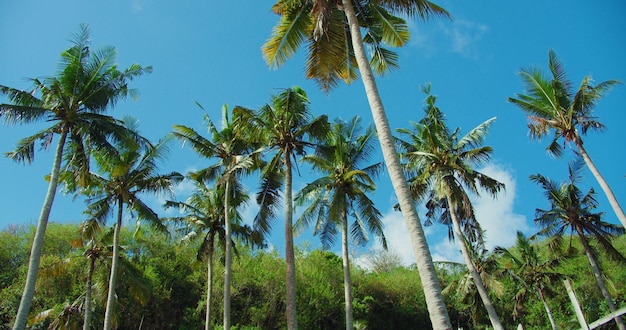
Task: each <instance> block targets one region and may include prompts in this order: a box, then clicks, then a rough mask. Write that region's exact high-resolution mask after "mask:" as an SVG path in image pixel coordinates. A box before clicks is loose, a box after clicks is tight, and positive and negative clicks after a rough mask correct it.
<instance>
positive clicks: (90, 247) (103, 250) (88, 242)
mask: <svg viewBox="0 0 626 330" xmlns="http://www.w3.org/2000/svg"><path fill="white" fill-rule="evenodd" d="M101 232H102V229H101V226H100V223H99V222H98V221H97V220H95V219H90V220H87V221H84V222H83V223H82V224H81V225H80V231H79V234H80V238H79V239H75V240H73V241H72V246H74V247H77V248H82V249H83V250H84V252H83V255H84V256H85V258H86V259H87V260H88V261H89V268H88V270H87V279H86V283H85V303H84V304H83V310H84V319H83V330H89V329H90V328H91V309H92V307H91V303H92V290H93V275H94V271H95V270H96V263H97V262H98V261H100V260H102V259H103V258H105V257H108V256H109V255H110V253H109V251H108V246H107V245H106V244H105V242H106V241H107V240H108V239H109V238H110V237H109V236H111V235H109V234H110V233H111V232H107V233H104V234H102V233H101ZM108 241H109V242H110V240H108Z"/></svg>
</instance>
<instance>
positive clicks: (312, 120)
mask: <svg viewBox="0 0 626 330" xmlns="http://www.w3.org/2000/svg"><path fill="white" fill-rule="evenodd" d="M233 111H234V112H235V113H236V114H237V115H240V116H242V117H244V118H246V120H245V121H247V122H249V123H251V124H252V125H250V127H248V130H249V132H250V133H251V136H253V137H256V138H259V139H260V140H261V141H260V142H261V144H262V145H263V146H264V147H265V148H266V152H269V153H271V155H270V157H271V159H270V160H269V161H268V162H267V163H266V165H265V167H264V168H263V169H262V170H261V189H260V192H259V193H258V194H257V203H259V204H260V205H261V208H260V210H261V212H259V214H258V216H257V217H256V219H255V227H256V229H257V230H259V231H261V232H262V233H264V234H267V233H268V232H269V220H270V219H271V218H273V217H274V216H275V214H276V207H277V206H278V205H279V203H278V200H277V198H278V196H279V195H280V192H279V190H280V189H281V188H282V186H283V184H284V189H285V197H284V206H285V263H286V271H285V273H286V291H287V297H286V313H287V323H288V325H289V328H290V329H294V328H297V320H296V263H295V253H294V246H293V198H292V181H293V168H294V165H295V166H296V167H297V161H296V159H295V157H296V156H301V155H304V154H305V152H306V149H307V148H310V147H312V146H314V144H313V143H315V142H318V141H319V140H321V139H322V138H323V137H324V136H325V135H326V133H327V132H328V128H329V124H328V117H327V116H326V115H323V116H319V117H313V116H312V115H311V111H310V108H309V99H308V97H307V95H306V92H305V91H304V90H303V89H302V88H300V87H298V86H295V87H292V88H288V89H285V90H283V91H282V92H280V93H279V94H277V95H275V96H273V97H272V99H271V101H270V103H269V104H266V105H264V106H263V107H261V108H260V109H259V110H258V111H253V110H250V109H245V108H242V107H237V108H235V109H234V110H233Z"/></svg>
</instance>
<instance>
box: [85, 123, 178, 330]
mask: <svg viewBox="0 0 626 330" xmlns="http://www.w3.org/2000/svg"><path fill="white" fill-rule="evenodd" d="M125 121H126V124H127V127H128V129H129V130H131V131H135V132H136V122H135V121H132V120H131V119H129V118H127V119H125ZM142 142H143V141H142ZM166 142H167V140H162V141H159V143H157V144H156V145H152V144H143V143H139V142H138V141H137V140H136V139H135V136H131V135H129V136H127V137H124V138H122V139H121V140H119V141H117V142H116V145H117V148H118V149H117V152H116V153H110V152H96V153H95V154H94V159H95V162H96V164H97V167H98V169H99V171H100V173H101V174H96V173H91V174H90V176H89V178H88V180H89V181H88V182H89V185H88V186H87V188H85V190H84V193H85V194H86V195H87V196H88V202H89V205H88V206H87V210H86V211H85V213H86V214H87V215H89V216H90V217H91V218H93V219H96V220H98V221H99V222H102V223H104V221H105V220H106V218H107V217H108V216H109V215H110V214H113V213H115V215H116V224H115V231H114V235H113V257H112V258H113V260H112V263H111V274H110V279H109V292H108V297H107V306H106V312H105V316H104V329H106V330H108V329H110V328H111V325H112V319H113V313H114V306H115V302H116V295H115V286H116V285H117V275H118V268H119V259H120V257H119V254H120V252H119V249H120V231H121V227H122V220H123V212H124V208H125V207H126V208H128V209H129V210H130V211H131V212H133V213H135V214H136V215H137V220H138V221H139V220H141V221H147V222H148V223H150V224H151V225H152V226H154V227H155V228H157V229H160V230H163V231H166V229H165V226H164V225H163V224H162V223H161V221H160V219H159V216H158V215H157V214H156V212H154V211H153V210H152V209H151V208H150V207H149V206H148V205H146V204H145V203H144V202H143V201H142V200H141V196H142V194H146V193H163V192H170V193H172V194H173V191H172V187H173V185H174V184H175V183H178V182H180V181H182V180H183V176H182V175H181V174H180V173H178V172H172V173H168V174H157V173H156V171H157V170H158V162H159V160H160V159H161V158H162V157H164V156H165V153H166V152H167V145H166ZM115 206H117V210H115Z"/></svg>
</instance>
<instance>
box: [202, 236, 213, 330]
mask: <svg viewBox="0 0 626 330" xmlns="http://www.w3.org/2000/svg"><path fill="white" fill-rule="evenodd" d="M214 237H215V236H211V238H210V239H209V251H208V255H207V259H208V260H207V280H206V286H207V288H206V318H205V322H204V328H205V329H206V330H211V319H212V317H211V316H212V312H213V308H212V304H211V303H212V302H213V251H214V244H215V243H214V241H213V238H214Z"/></svg>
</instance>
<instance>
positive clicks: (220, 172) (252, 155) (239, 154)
mask: <svg viewBox="0 0 626 330" xmlns="http://www.w3.org/2000/svg"><path fill="white" fill-rule="evenodd" d="M241 119H242V118H241V116H234V118H233V119H232V120H231V119H230V118H229V116H228V108H227V107H226V106H224V107H222V129H221V130H218V129H217V127H216V126H215V125H214V124H213V121H211V118H210V117H209V116H208V114H206V115H205V117H204V120H205V122H206V123H207V126H208V129H209V134H210V135H211V138H210V139H207V138H205V137H203V136H202V135H200V134H198V133H197V132H196V131H195V130H193V129H192V128H189V127H187V126H183V125H174V126H173V129H174V131H173V134H174V136H175V137H176V138H178V139H180V140H182V141H183V142H184V143H189V144H190V145H191V147H192V148H193V149H194V150H195V151H196V152H197V153H198V155H200V156H202V157H205V158H216V159H217V162H216V163H215V164H213V165H210V166H209V167H206V168H204V169H201V170H199V171H197V172H196V173H195V174H194V176H195V179H197V180H201V181H211V180H214V181H216V184H217V185H219V186H222V187H223V189H224V202H223V203H224V208H223V211H224V241H225V251H224V259H225V260H224V329H230V326H231V320H230V281H231V264H232V241H231V236H232V234H231V233H232V218H233V212H234V208H233V205H234V204H233V201H234V200H235V199H234V198H235V197H236V195H235V192H236V191H237V189H236V188H237V187H238V185H239V180H240V179H241V177H242V176H243V175H245V174H249V173H251V172H252V171H253V170H255V169H256V168H257V167H258V166H259V162H258V156H259V150H257V149H256V148H255V143H252V141H250V140H248V139H247V138H248V137H249V136H248V132H247V131H246V129H247V128H246V126H243V123H242V120H241Z"/></svg>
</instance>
